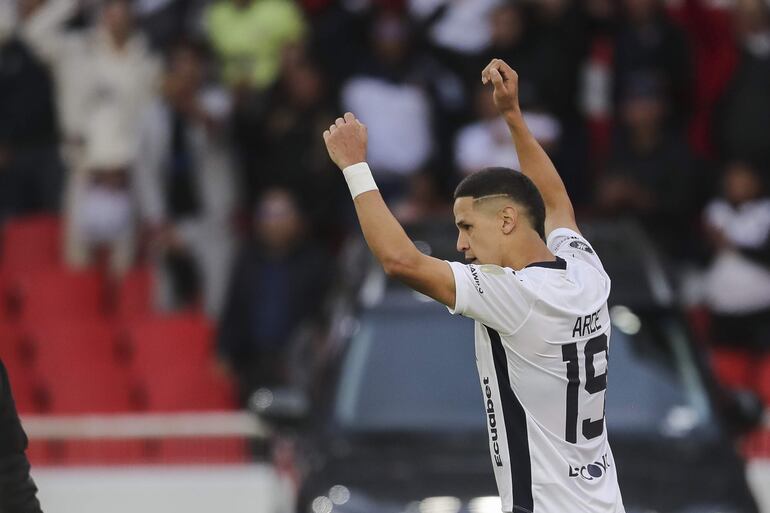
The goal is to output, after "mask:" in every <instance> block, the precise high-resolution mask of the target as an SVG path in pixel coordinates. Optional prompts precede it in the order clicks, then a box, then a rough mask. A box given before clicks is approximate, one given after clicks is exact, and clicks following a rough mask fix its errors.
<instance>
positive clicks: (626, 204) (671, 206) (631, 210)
mask: <svg viewBox="0 0 770 513" xmlns="http://www.w3.org/2000/svg"><path fill="white" fill-rule="evenodd" d="M661 87H662V85H661V84H660V82H659V81H658V80H657V79H656V77H653V76H648V75H639V76H636V77H635V78H634V79H633V80H632V81H631V82H630V83H629V84H628V86H627V89H626V92H625V95H624V100H623V102H622V106H621V120H622V125H621V126H620V129H619V131H618V134H617V136H616V141H615V144H614V148H613V152H612V157H611V159H610V163H609V169H608V173H607V175H606V176H605V177H604V179H603V180H602V181H601V182H600V184H599V187H598V191H597V194H598V197H597V203H598V206H599V208H600V209H601V210H602V211H603V212H604V213H605V214H612V215H616V214H625V215H629V216H631V217H633V218H635V219H637V220H639V221H640V222H641V223H642V224H643V225H644V227H645V228H646V229H647V230H648V231H649V233H650V234H651V235H652V237H653V239H655V240H656V242H657V243H658V244H659V246H661V248H662V249H663V250H664V251H665V252H667V254H669V255H672V254H673V255H677V256H678V257H682V256H683V252H684V251H685V250H686V249H688V245H687V244H686V243H685V237H684V236H683V234H686V233H689V232H690V230H689V220H690V219H689V216H690V214H691V212H690V204H689V201H690V199H691V198H690V197H689V194H688V187H689V185H690V166H691V162H690V156H689V153H688V150H687V146H686V143H685V141H684V138H683V136H681V135H680V132H678V131H674V130H673V129H667V128H666V125H665V123H664V120H665V119H666V109H667V104H666V101H665V95H664V94H663V92H662V89H661Z"/></svg>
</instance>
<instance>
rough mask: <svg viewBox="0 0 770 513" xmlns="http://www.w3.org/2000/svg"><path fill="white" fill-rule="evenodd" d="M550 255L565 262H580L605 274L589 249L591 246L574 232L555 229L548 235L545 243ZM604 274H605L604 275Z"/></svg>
mask: <svg viewBox="0 0 770 513" xmlns="http://www.w3.org/2000/svg"><path fill="white" fill-rule="evenodd" d="M546 244H547V245H548V249H550V250H551V253H553V254H554V255H556V256H558V257H561V258H563V259H565V260H568V261H569V260H582V261H583V262H586V263H587V264H589V265H590V266H592V267H595V268H596V269H598V270H599V271H601V272H602V273H605V271H604V266H603V265H602V262H601V260H599V256H598V255H597V254H596V252H595V251H594V248H592V247H591V244H589V243H588V241H587V240H586V239H585V237H583V236H582V235H580V234H579V233H578V232H576V231H574V230H570V229H569V228H556V229H555V230H554V231H552V232H551V233H549V234H548V240H547V241H546ZM605 274H606V273H605Z"/></svg>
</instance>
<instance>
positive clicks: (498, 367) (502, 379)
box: [484, 326, 534, 513]
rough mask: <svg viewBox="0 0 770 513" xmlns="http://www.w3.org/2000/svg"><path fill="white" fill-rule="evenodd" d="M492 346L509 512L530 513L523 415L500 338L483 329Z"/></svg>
mask: <svg viewBox="0 0 770 513" xmlns="http://www.w3.org/2000/svg"><path fill="white" fill-rule="evenodd" d="M484 327H485V328H486V329H487V333H488V334H489V340H490V342H491V343H492V359H493V360H494V362H495V374H496V375H497V385H498V388H499V389H500V402H501V404H502V408H503V419H505V437H506V438H507V440H508V454H509V456H510V459H511V484H512V486H513V511H516V512H522V513H523V512H529V513H534V502H533V500H532V461H531V459H530V455H529V438H528V436H527V415H526V413H525V412H524V408H523V407H522V406H521V403H520V402H519V399H518V398H517V397H516V394H514V393H513V388H511V380H510V377H509V376H508V358H507V357H506V356H505V349H504V348H503V343H502V341H501V340H500V334H499V333H497V332H496V331H495V330H493V329H492V328H490V327H488V326H484Z"/></svg>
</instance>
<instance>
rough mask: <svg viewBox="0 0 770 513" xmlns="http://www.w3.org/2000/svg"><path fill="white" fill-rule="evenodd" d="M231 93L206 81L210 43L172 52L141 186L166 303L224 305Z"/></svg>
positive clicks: (147, 122) (146, 140)
mask: <svg viewBox="0 0 770 513" xmlns="http://www.w3.org/2000/svg"><path fill="white" fill-rule="evenodd" d="M229 109H230V102H229V97H228V95H227V93H226V92H225V91H223V90H221V89H220V88H217V87H207V86H206V85H205V84H204V54H203V49H202V48H201V47H200V46H198V45H195V44H192V43H181V44H177V45H175V46H174V47H173V48H172V49H171V51H170V52H169V59H168V65H167V70H166V74H165V77H164V82H163V92H162V94H161V95H160V96H159V97H157V98H156V99H155V100H154V101H153V102H152V103H151V104H150V105H149V107H148V108H147V109H146V110H145V112H144V114H143V116H142V120H141V124H140V128H141V130H140V132H141V137H140V144H139V152H138V155H137V161H136V176H135V182H136V188H137V193H138V201H139V204H140V206H141V214H142V220H143V222H144V223H145V224H146V226H147V227H148V228H149V230H150V233H152V234H153V235H154V240H153V242H154V243H155V245H154V246H155V249H156V250H157V252H156V254H155V257H157V260H156V264H157V265H158V267H159V271H160V272H159V273H158V275H159V276H160V277H161V279H160V280H159V284H160V290H159V296H158V304H159V305H160V306H162V307H164V308H167V309H173V308H182V307H186V306H190V305H191V304H194V303H196V302H197V300H198V299H199V295H200V292H202V297H203V304H204V306H205V310H206V311H207V312H208V313H209V314H211V315H213V316H216V315H218V313H219V312H220V310H221V304H222V301H223V299H224V289H225V286H226V282H227V269H228V266H229V265H230V260H231V253H232V248H233V233H232V229H231V223H232V218H233V209H234V208H235V189H236V187H235V184H234V176H233V175H234V173H233V162H232V158H231V155H230V148H229V145H228V141H227V137H226V135H227V134H226V130H225V125H226V122H227V118H228V114H229Z"/></svg>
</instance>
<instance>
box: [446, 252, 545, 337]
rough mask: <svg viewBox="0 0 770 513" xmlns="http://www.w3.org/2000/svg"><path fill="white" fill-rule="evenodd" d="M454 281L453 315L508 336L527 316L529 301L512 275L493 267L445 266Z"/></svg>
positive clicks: (508, 270) (458, 263)
mask: <svg viewBox="0 0 770 513" xmlns="http://www.w3.org/2000/svg"><path fill="white" fill-rule="evenodd" d="M448 263H449V266H450V268H451V269H452V274H454V278H455V306H454V308H449V312H450V313H451V314H452V315H463V316H465V317H469V318H471V319H473V320H475V321H478V322H480V323H482V324H484V325H486V326H488V327H490V328H492V329H494V330H496V331H499V332H501V333H503V334H506V335H510V334H511V333H513V332H515V331H516V329H517V328H518V327H519V326H521V325H522V324H523V322H524V320H525V319H526V318H527V315H529V311H530V306H531V305H530V301H529V300H528V299H527V297H526V295H525V294H524V288H523V286H522V285H521V284H520V283H519V281H518V280H517V279H516V277H515V275H514V274H513V271H511V270H510V269H504V268H502V267H498V266H496V265H474V264H470V265H465V264H461V263H460V262H448Z"/></svg>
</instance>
